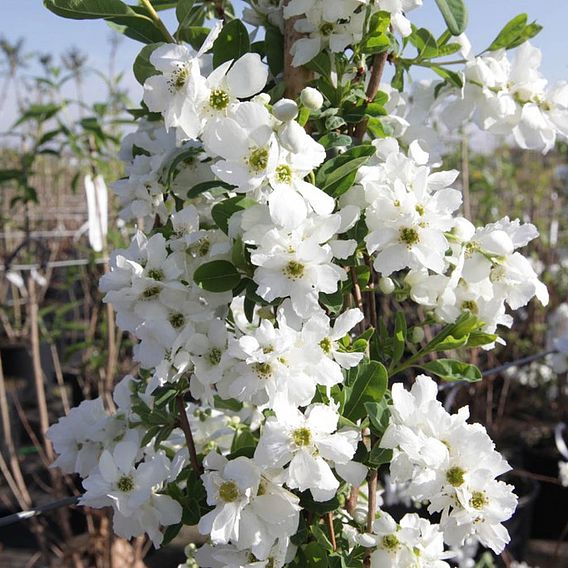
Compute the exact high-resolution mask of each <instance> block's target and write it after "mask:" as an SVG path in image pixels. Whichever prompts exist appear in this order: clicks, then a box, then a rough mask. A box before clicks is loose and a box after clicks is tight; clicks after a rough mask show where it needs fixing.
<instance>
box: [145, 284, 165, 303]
mask: <svg viewBox="0 0 568 568" xmlns="http://www.w3.org/2000/svg"><path fill="white" fill-rule="evenodd" d="M161 291H162V289H161V288H160V287H159V286H150V287H148V288H146V290H144V292H142V297H143V298H144V299H145V300H149V299H150V298H153V297H154V296H157V295H158V294H159V293H160V292H161Z"/></svg>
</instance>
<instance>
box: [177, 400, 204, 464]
mask: <svg viewBox="0 0 568 568" xmlns="http://www.w3.org/2000/svg"><path fill="white" fill-rule="evenodd" d="M176 403H177V407H178V412H179V421H180V427H181V429H182V430H183V434H184V436H185V442H186V444H187V449H188V451H189V459H190V461H191V467H192V468H193V471H195V473H197V475H201V473H203V468H202V467H201V464H200V463H199V459H198V458H197V451H196V450H195V442H194V441H193V434H192V433H191V427H190V425H189V420H188V419H187V413H186V411H185V402H184V400H183V396H182V395H181V394H180V395H178V396H177V397H176Z"/></svg>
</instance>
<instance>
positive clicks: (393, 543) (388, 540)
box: [383, 534, 400, 551]
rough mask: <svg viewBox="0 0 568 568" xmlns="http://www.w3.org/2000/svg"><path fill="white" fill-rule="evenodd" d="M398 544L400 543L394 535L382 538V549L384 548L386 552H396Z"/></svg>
mask: <svg viewBox="0 0 568 568" xmlns="http://www.w3.org/2000/svg"><path fill="white" fill-rule="evenodd" d="M399 544H400V541H399V540H398V537H397V536H396V535H394V534H387V535H386V536H384V537H383V548H386V549H387V550H390V551H393V550H396V549H397V548H398V546H399Z"/></svg>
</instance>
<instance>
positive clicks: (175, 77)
mask: <svg viewBox="0 0 568 568" xmlns="http://www.w3.org/2000/svg"><path fill="white" fill-rule="evenodd" d="M188 78H189V69H188V68H187V66H185V65H182V64H180V65H179V66H178V68H177V69H176V70H175V71H174V72H173V73H172V76H171V78H170V79H169V80H168V85H169V87H170V91H171V92H173V91H179V90H180V89H181V88H182V87H184V86H185V84H186V83H187V80H188Z"/></svg>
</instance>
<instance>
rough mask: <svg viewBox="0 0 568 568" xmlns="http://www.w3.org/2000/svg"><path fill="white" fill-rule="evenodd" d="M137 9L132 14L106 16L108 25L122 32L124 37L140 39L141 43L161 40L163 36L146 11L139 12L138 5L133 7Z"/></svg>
mask: <svg viewBox="0 0 568 568" xmlns="http://www.w3.org/2000/svg"><path fill="white" fill-rule="evenodd" d="M133 9H134V10H136V11H138V13H135V14H134V15H133V16H117V17H115V18H107V19H106V21H107V23H108V25H109V26H110V27H111V28H113V29H115V30H116V31H118V32H120V33H121V34H124V35H125V36H126V37H129V38H131V39H134V40H136V41H141V42H142V43H156V42H158V41H162V40H163V39H164V36H163V34H162V32H161V31H160V30H159V29H158V28H157V26H156V24H155V23H154V21H153V20H151V19H150V18H149V17H148V16H147V15H146V13H141V12H140V9H139V8H138V7H134V8H133Z"/></svg>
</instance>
